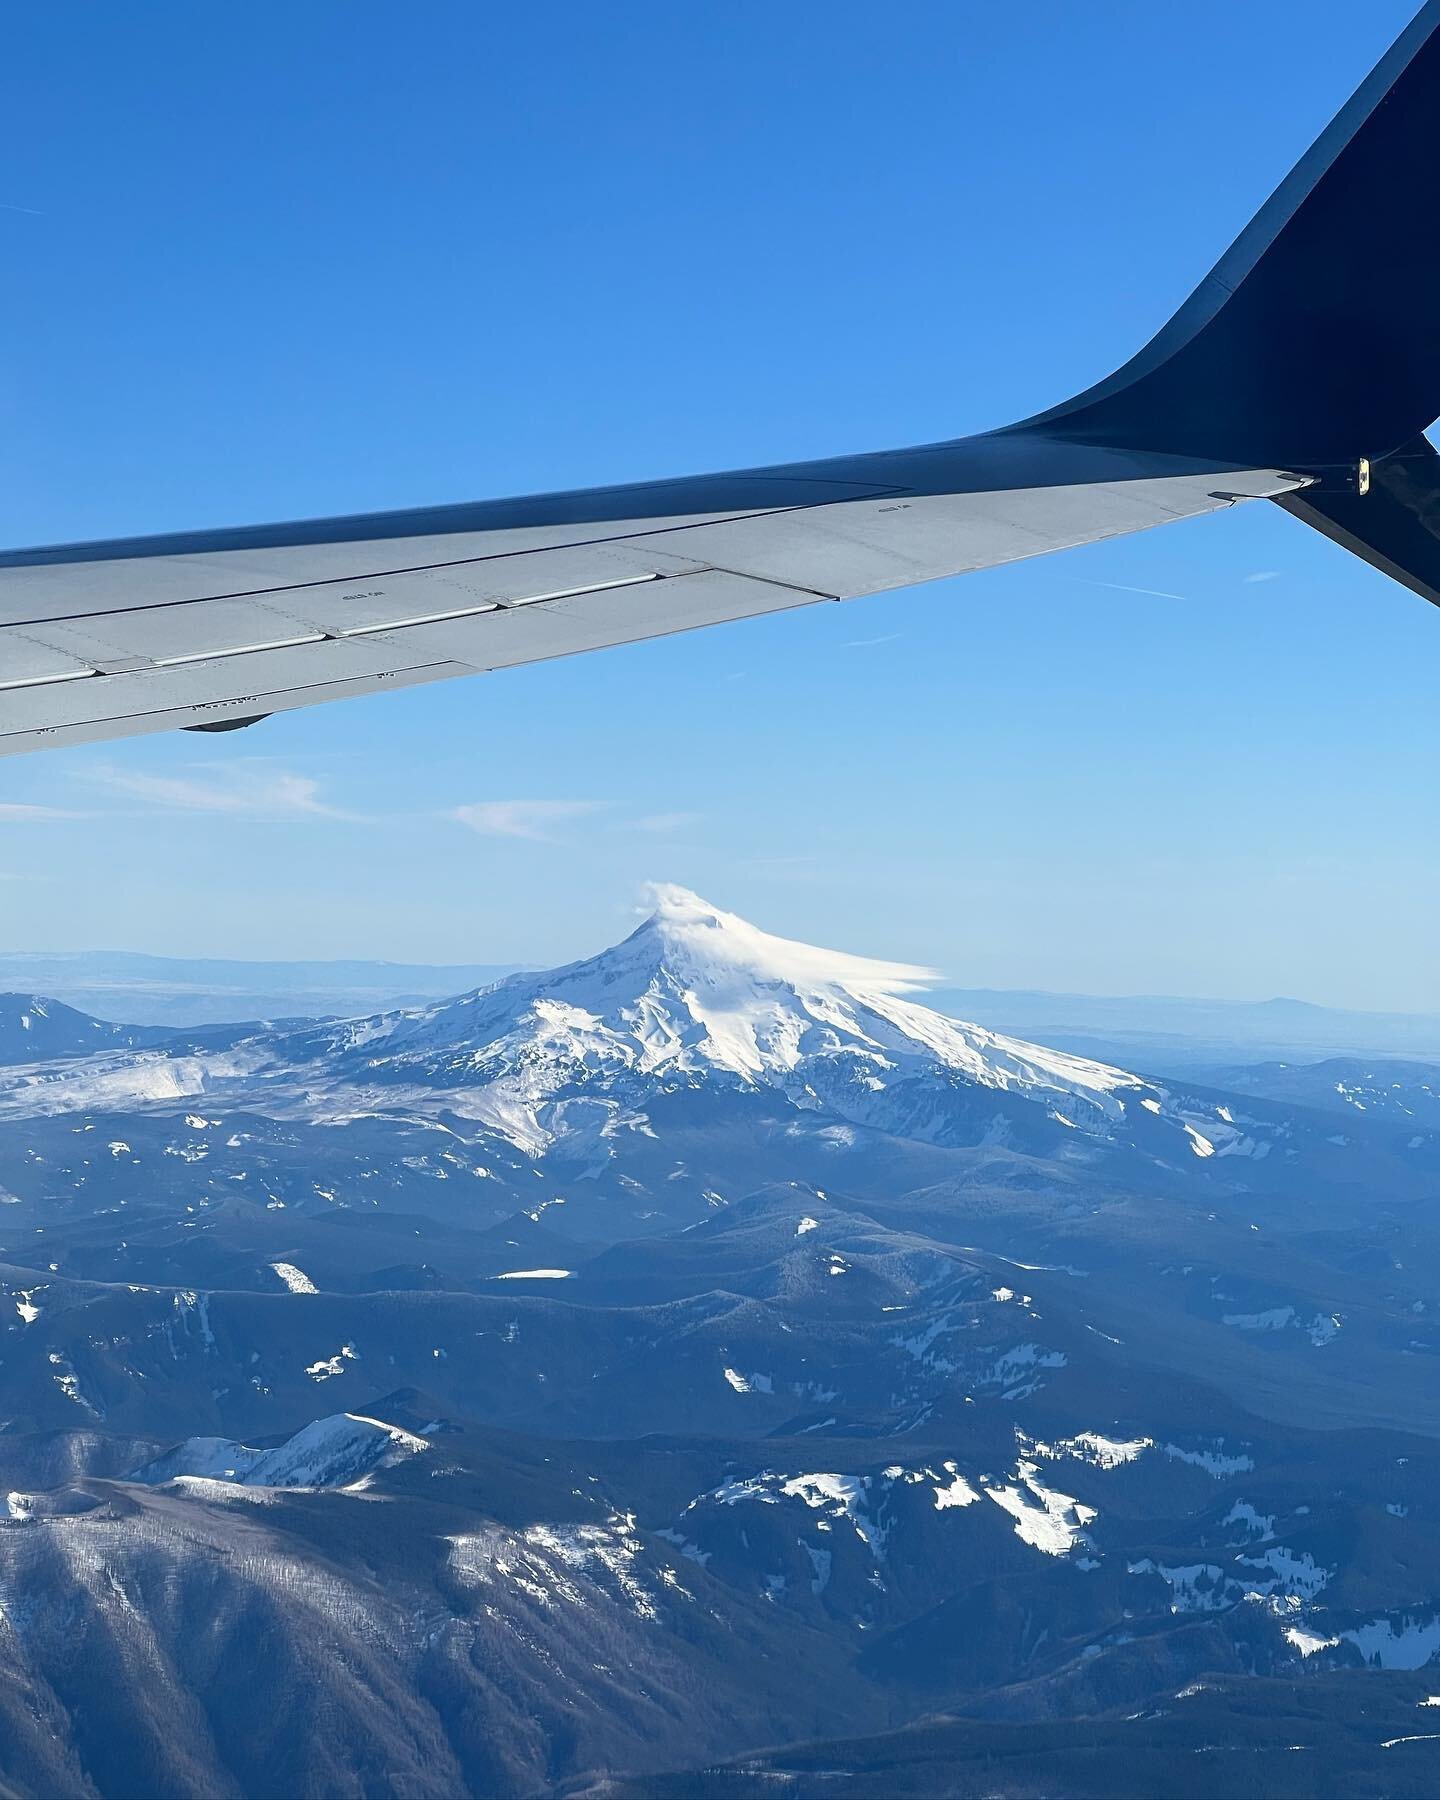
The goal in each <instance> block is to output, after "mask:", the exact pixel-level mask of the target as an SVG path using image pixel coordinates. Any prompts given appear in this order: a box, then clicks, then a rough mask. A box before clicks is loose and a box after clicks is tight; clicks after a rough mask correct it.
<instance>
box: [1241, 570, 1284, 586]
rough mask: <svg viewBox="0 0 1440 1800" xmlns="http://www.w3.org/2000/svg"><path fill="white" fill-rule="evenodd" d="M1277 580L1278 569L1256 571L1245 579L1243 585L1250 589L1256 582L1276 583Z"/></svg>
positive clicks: (1278, 576) (1278, 577)
mask: <svg viewBox="0 0 1440 1800" xmlns="http://www.w3.org/2000/svg"><path fill="white" fill-rule="evenodd" d="M1279 579H1280V571H1279V570H1278V569H1256V570H1255V572H1254V573H1253V574H1251V575H1247V576H1246V577H1245V585H1246V586H1247V587H1250V586H1251V585H1253V584H1254V583H1255V582H1257V581H1278V580H1279Z"/></svg>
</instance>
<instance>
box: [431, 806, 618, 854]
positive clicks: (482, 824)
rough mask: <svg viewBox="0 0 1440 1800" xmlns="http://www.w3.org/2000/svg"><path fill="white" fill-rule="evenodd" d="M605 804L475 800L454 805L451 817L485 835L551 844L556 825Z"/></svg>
mask: <svg viewBox="0 0 1440 1800" xmlns="http://www.w3.org/2000/svg"><path fill="white" fill-rule="evenodd" d="M607 805H608V802H607V801H604V800H475V801H472V802H471V803H470V805H468V806H457V807H456V808H455V811H454V813H453V814H452V815H451V816H452V817H453V818H455V819H458V820H459V822H460V823H461V824H462V825H468V826H469V827H470V829H471V830H472V831H479V832H483V833H484V834H485V835H486V836H488V837H512V838H526V839H528V840H529V841H530V842H531V843H534V844H553V843H554V842H555V841H556V840H555V832H556V829H557V828H563V827H564V826H566V825H569V824H572V823H573V822H574V821H575V820H576V819H584V818H588V817H589V816H590V815H591V814H592V813H597V812H603V811H604V809H605V807H606V806H607Z"/></svg>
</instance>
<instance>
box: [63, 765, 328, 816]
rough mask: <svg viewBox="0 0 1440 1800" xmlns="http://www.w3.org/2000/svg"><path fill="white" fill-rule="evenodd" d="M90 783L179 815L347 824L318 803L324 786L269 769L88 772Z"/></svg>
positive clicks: (104, 769) (105, 768)
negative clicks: (228, 815) (186, 772)
mask: <svg viewBox="0 0 1440 1800" xmlns="http://www.w3.org/2000/svg"><path fill="white" fill-rule="evenodd" d="M90 779H91V780H92V781H95V782H98V783H99V784H100V786H102V787H104V788H107V789H108V790H109V791H110V792H111V793H113V794H123V795H125V796H126V797H127V798H128V799H131V800H139V801H141V802H143V803H144V804H146V805H148V806H153V807H158V808H161V809H164V810H166V811H175V812H204V813H226V814H230V815H232V816H236V817H244V818H256V819H301V818H304V819H313V818H325V819H346V818H353V817H354V816H355V815H354V814H351V813H345V812H342V811H341V810H340V809H339V808H338V807H335V806H331V805H329V804H328V803H327V802H326V801H324V800H322V799H321V797H320V783H319V782H318V781H316V780H315V779H314V777H313V776H310V775H297V774H295V773H293V771H291V770H288V769H275V768H271V767H269V766H268V765H267V764H265V763H236V764H232V765H230V766H227V767H225V768H217V769H214V770H211V769H208V768H207V769H202V770H201V771H200V772H199V773H197V774H194V775H147V774H145V773H143V772H142V771H140V770H137V769H116V768H111V767H109V766H106V765H102V766H101V767H99V768H96V769H92V770H91V771H90Z"/></svg>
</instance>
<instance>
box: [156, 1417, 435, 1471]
mask: <svg viewBox="0 0 1440 1800" xmlns="http://www.w3.org/2000/svg"><path fill="white" fill-rule="evenodd" d="M429 1448H430V1446H429V1444H428V1442H427V1441H426V1440H425V1439H424V1438H422V1437H416V1436H415V1435H414V1434H413V1433H412V1432H409V1431H402V1430H401V1429H400V1427H399V1426H398V1425H386V1424H385V1423H384V1422H383V1421H381V1420H379V1419H367V1418H365V1417H363V1416H362V1415H361V1414H358V1413H334V1414H332V1415H331V1416H330V1417H329V1418H325V1419H315V1420H313V1421H312V1422H311V1423H310V1424H309V1425H306V1426H305V1427H304V1428H303V1429H302V1430H300V1431H297V1432H296V1433H295V1435H294V1437H292V1438H290V1439H288V1440H287V1441H286V1442H285V1443H283V1444H280V1445H278V1446H277V1447H276V1448H275V1449H273V1450H253V1449H251V1448H250V1446H249V1445H248V1444H237V1443H235V1442H234V1440H233V1439H231V1438H219V1437H192V1438H187V1439H186V1440H185V1442H184V1443H183V1444H177V1445H176V1446H175V1448H174V1449H173V1450H167V1451H166V1453H165V1454H164V1455H163V1456H160V1457H157V1458H156V1459H155V1461H154V1462H151V1463H147V1464H146V1465H145V1467H144V1468H143V1469H137V1470H136V1471H135V1473H134V1474H133V1475H132V1476H131V1477H130V1479H131V1480H132V1481H142V1482H144V1483H145V1484H146V1485H147V1486H156V1485H158V1484H159V1483H160V1482H164V1481H173V1480H175V1478H176V1477H177V1476H187V1477H201V1478H203V1479H205V1480H207V1481H226V1482H232V1483H234V1484H235V1485H236V1486H239V1487H257V1488H263V1487H285V1488H299V1487H305V1488H316V1487H320V1488H328V1487H345V1486H349V1485H350V1484H351V1483H353V1482H356V1481H359V1480H361V1479H363V1478H364V1477H365V1476H367V1475H371V1474H373V1473H374V1472H375V1470H376V1469H385V1468H390V1467H392V1466H393V1465H394V1464H395V1463H398V1462H404V1461H405V1460H406V1459H407V1458H408V1457H411V1456H418V1455H420V1453H421V1452H422V1451H424V1450H428V1449H429Z"/></svg>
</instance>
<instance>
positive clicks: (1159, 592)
mask: <svg viewBox="0 0 1440 1800" xmlns="http://www.w3.org/2000/svg"><path fill="white" fill-rule="evenodd" d="M1070 579H1071V581H1079V582H1082V583H1083V584H1084V585H1085V586H1086V587H1098V588H1109V589H1110V591H1111V592H1112V593H1115V594H1145V595H1148V597H1149V598H1150V599H1151V600H1184V601H1188V600H1189V598H1190V596H1189V595H1188V594H1171V593H1167V592H1166V590H1165V589H1164V588H1147V587H1131V586H1130V584H1129V583H1128V582H1125V581H1096V580H1094V578H1093V577H1091V576H1088V575H1072V576H1071V577H1070Z"/></svg>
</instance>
